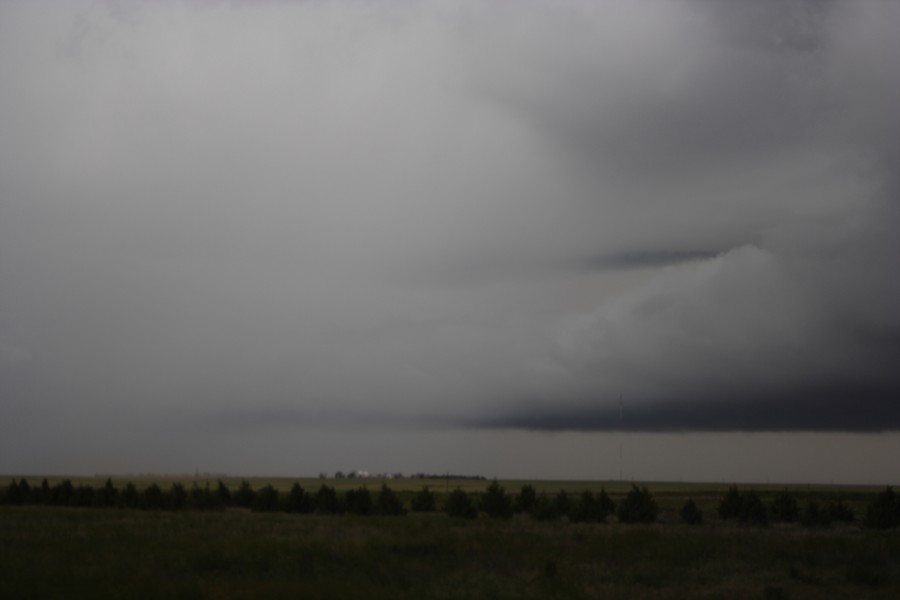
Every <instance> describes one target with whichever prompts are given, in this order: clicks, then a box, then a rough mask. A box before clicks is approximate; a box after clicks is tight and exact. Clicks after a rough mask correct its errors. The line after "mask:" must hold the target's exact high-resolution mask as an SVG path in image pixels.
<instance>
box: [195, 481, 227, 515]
mask: <svg viewBox="0 0 900 600" xmlns="http://www.w3.org/2000/svg"><path fill="white" fill-rule="evenodd" d="M189 505H190V507H191V508H193V509H194V510H220V509H222V508H224V507H225V505H224V504H223V503H222V500H221V499H220V498H219V496H218V494H216V493H215V492H213V491H212V489H210V487H209V482H208V481H207V482H206V485H205V486H204V487H200V486H199V485H197V484H196V483H195V484H194V485H193V487H191V494H190V500H189Z"/></svg>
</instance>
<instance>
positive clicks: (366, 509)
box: [344, 487, 372, 515]
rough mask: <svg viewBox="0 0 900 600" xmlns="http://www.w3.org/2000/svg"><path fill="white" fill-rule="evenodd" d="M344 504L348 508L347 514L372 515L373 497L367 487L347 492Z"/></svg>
mask: <svg viewBox="0 0 900 600" xmlns="http://www.w3.org/2000/svg"><path fill="white" fill-rule="evenodd" d="M344 504H345V505H346V506H347V512H349V513H353V514H355V515H370V514H372V495H371V494H370V493H369V490H368V488H366V487H361V488H359V489H356V490H347V493H346V494H344Z"/></svg>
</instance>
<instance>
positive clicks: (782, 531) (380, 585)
mask: <svg viewBox="0 0 900 600" xmlns="http://www.w3.org/2000/svg"><path fill="white" fill-rule="evenodd" d="M285 597H298V598H300V597H302V598H352V597H366V598H597V597H603V598H635V597H646V598H684V597H703V598H826V597H827V598H859V597H866V598H896V597H900V536H898V535H897V533H896V532H887V533H884V532H871V531H862V530H859V529H858V528H834V529H827V530H809V529H803V528H800V527H792V526H784V527H769V528H766V529H753V528H741V527H737V526H734V525H731V524H720V523H713V524H707V525H705V526H703V527H699V528H695V527H688V526H682V525H679V524H675V523H668V524H656V525H646V526H625V525H619V524H609V525H575V524H570V523H567V522H565V521H562V522H553V523H539V522H535V521H533V520H531V519H528V518H525V517H514V518H513V519H510V520H506V521H491V520H489V519H485V518H480V519H478V520H475V521H464V520H454V519H450V518H447V517H445V516H443V515H410V516H407V517H402V518H389V517H352V516H340V517H326V516H298V515H289V514H284V513H267V514H258V513H250V512H248V511H244V510H236V509H232V510H227V511H224V512H218V513H201V512H193V511H182V512H141V511H123V510H113V509H76V508H53V507H0V598H13V599H19V598H22V599H27V598H41V599H43V598H136V599H141V598H211V599H215V598H285Z"/></svg>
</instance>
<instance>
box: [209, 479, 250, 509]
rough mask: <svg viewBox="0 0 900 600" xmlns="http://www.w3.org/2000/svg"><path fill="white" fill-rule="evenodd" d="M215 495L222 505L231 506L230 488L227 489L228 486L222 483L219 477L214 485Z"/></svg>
mask: <svg viewBox="0 0 900 600" xmlns="http://www.w3.org/2000/svg"><path fill="white" fill-rule="evenodd" d="M248 485H249V484H248ZM216 496H218V497H219V501H221V503H222V505H223V506H231V490H229V489H228V486H226V485H225V484H224V483H222V480H221V479H220V480H219V483H218V485H217V486H216Z"/></svg>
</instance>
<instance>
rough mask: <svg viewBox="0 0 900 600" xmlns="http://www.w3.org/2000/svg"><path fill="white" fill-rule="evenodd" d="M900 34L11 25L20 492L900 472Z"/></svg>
mask: <svg viewBox="0 0 900 600" xmlns="http://www.w3.org/2000/svg"><path fill="white" fill-rule="evenodd" d="M898 28H900V3H898V2H892V1H889V0H883V1H877V0H832V1H819V0H815V1H814V0H798V1H791V2H781V1H779V2H776V1H767V0H761V1H758V2H714V1H711V0H673V1H662V0H659V1H654V0H639V1H635V2H625V1H612V0H607V1H600V2H586V1H576V0H571V1H563V2H550V1H549V0H547V1H540V0H524V1H522V2H515V3H512V2H510V3H499V2H497V3H486V2H475V1H454V2H451V1H445V2H442V1H434V2H426V1H424V0H421V1H420V0H391V1H387V2H377V3H374V2H369V1H365V0H336V1H325V0H320V1H314V0H309V1H296V2H291V1H287V0H281V1H276V0H268V1H260V2H249V1H241V0H231V1H226V0H219V1H216V0H166V1H163V2H154V3H149V2H139V1H136V0H94V1H87V0H73V1H65V2H63V1H62V0H58V1H56V2H54V1H52V0H46V1H39V2H26V1H24V0H10V1H7V2H2V3H0V473H10V474H16V473H41V474H57V473H58V474H92V473H120V474H127V473H193V472H195V470H196V471H202V472H219V473H231V474H248V475H252V474H258V475H315V474H317V473H319V472H329V473H330V472H333V471H335V470H338V469H340V470H345V471H346V470H353V469H365V470H369V471H372V472H378V471H385V472H397V471H402V472H407V473H410V472H435V473H440V472H445V471H452V472H455V473H471V474H480V475H485V476H497V477H521V478H582V479H617V478H626V479H629V478H630V479H641V480H698V481H700V480H703V481H707V480H708V481H785V482H824V483H828V482H842V483H892V482H897V481H898V480H900V472H898V471H897V466H896V461H895V458H896V456H897V455H898V452H900V434H898V431H900V370H898V368H897V367H898V365H900V310H898V309H897V307H898V306H900V278H898V277H897V275H896V274H897V271H898V266H900V236H897V235H896V234H895V232H894V228H895V226H896V225H897V224H898V223H900V169H898V165H900V116H898V113H897V109H896V107H897V106H900V71H898V70H897V68H896V57H897V56H900V37H898V36H897V35H896V31H897V30H898Z"/></svg>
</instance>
